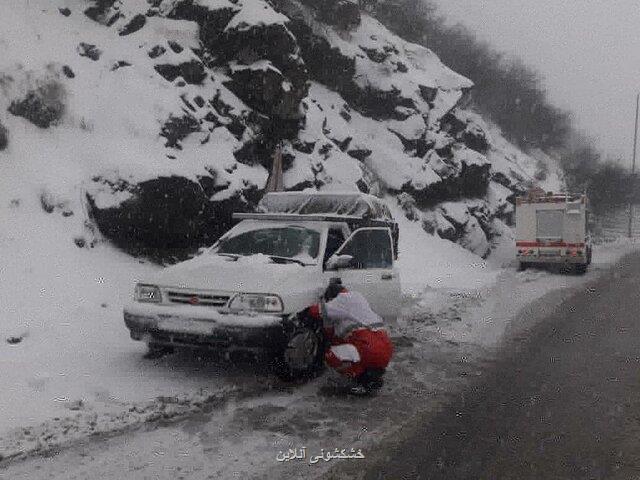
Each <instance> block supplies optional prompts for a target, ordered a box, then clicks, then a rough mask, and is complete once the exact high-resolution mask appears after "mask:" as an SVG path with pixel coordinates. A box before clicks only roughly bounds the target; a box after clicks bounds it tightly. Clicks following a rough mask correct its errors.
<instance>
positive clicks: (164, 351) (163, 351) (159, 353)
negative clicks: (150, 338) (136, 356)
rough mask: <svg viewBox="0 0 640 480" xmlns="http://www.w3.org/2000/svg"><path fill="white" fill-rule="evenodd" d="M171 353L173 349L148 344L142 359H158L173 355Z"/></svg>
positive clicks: (151, 343)
mask: <svg viewBox="0 0 640 480" xmlns="http://www.w3.org/2000/svg"><path fill="white" fill-rule="evenodd" d="M173 351H174V350H173V347H168V346H166V345H162V344H159V343H154V342H148V343H147V353H146V354H145V355H144V358H149V359H154V358H160V357H164V356H165V355H169V354H171V353H173Z"/></svg>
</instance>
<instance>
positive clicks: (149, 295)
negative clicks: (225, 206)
mask: <svg viewBox="0 0 640 480" xmlns="http://www.w3.org/2000/svg"><path fill="white" fill-rule="evenodd" d="M234 217H235V218H236V219H237V220H239V223H238V224H236V225H235V226H234V227H233V228H232V229H231V230H229V231H228V232H227V233H226V234H225V235H223V236H222V237H221V238H220V239H219V240H218V241H217V242H216V243H215V244H214V245H213V246H211V247H209V248H206V249H203V250H202V251H201V253H200V254H199V255H197V256H196V257H194V258H192V259H190V260H187V261H185V262H182V263H178V264H176V265H173V266H171V267H168V268H165V269H163V270H162V271H160V272H159V273H158V274H157V275H155V276H154V277H152V278H149V279H145V280H143V281H141V282H140V283H138V284H137V285H136V287H135V293H134V299H133V301H132V302H130V303H129V304H128V305H126V306H125V308H124V319H125V324H126V326H127V327H128V328H129V330H130V333H131V337H132V338H133V339H135V340H141V341H145V342H147V343H148V344H149V345H150V348H157V347H158V346H164V347H167V346H170V347H172V346H192V347H204V348H209V349H214V350H220V351H237V350H243V351H251V352H258V351H259V352H267V353H268V355H269V356H271V357H273V358H276V359H277V360H278V361H279V363H280V365H282V366H284V367H285V368H284V370H285V371H287V372H288V374H289V375H291V374H294V373H300V372H308V371H310V370H312V369H313V368H314V366H316V367H317V363H318V362H321V353H322V352H321V342H322V339H321V333H320V332H321V329H318V328H317V325H316V326H314V325H311V324H310V323H309V321H308V319H305V318H304V311H305V309H306V308H307V307H309V306H310V305H312V304H314V303H317V302H318V301H319V299H320V297H321V295H322V293H323V292H324V290H325V289H326V287H327V285H328V284H329V282H330V281H331V280H332V279H335V278H340V279H341V280H342V283H343V284H344V285H345V286H346V287H347V288H349V289H352V290H355V291H358V292H360V293H362V294H363V295H364V296H365V297H366V298H367V300H368V301H369V303H370V305H371V307H372V309H373V310H374V311H376V313H378V314H379V315H380V316H381V317H383V318H384V319H385V320H386V321H388V322H389V321H394V320H395V318H396V316H397V315H398V311H399V301H400V278H399V273H398V271H397V267H396V259H397V254H398V252H397V245H398V227H397V223H396V222H395V221H394V220H393V218H392V216H391V213H390V212H389V209H388V208H387V206H386V205H385V204H384V203H383V202H382V201H380V200H379V199H377V198H375V197H372V196H370V195H365V194H361V193H317V192H314V193H306V192H278V193H268V194H266V195H265V196H264V197H263V199H262V201H261V202H260V204H259V206H258V210H257V212H255V213H239V214H234Z"/></svg>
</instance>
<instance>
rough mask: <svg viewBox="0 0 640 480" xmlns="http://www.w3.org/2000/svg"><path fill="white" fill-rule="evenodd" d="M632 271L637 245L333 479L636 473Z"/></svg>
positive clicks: (638, 325)
mask: <svg viewBox="0 0 640 480" xmlns="http://www.w3.org/2000/svg"><path fill="white" fill-rule="evenodd" d="M639 276H640V255H638V254H634V255H631V256H627V257H625V259H624V261H621V262H620V263H619V264H618V265H617V266H616V267H615V268H613V269H612V270H610V271H609V272H607V273H606V274H605V275H602V276H601V277H600V278H598V279H597V280H595V281H593V282H590V283H589V284H588V286H587V287H586V288H582V289H579V290H578V291H576V292H575V294H574V295H573V296H572V297H571V298H569V299H568V300H567V301H565V302H563V303H562V304H559V305H558V306H557V308H556V309H555V310H554V311H553V312H552V313H550V314H549V315H548V316H547V317H546V318H545V319H544V321H542V322H541V323H539V324H538V325H536V326H534V327H533V328H531V329H530V330H529V331H528V332H527V334H526V335H520V336H518V337H516V338H514V339H513V341H511V342H509V343H508V344H507V345H506V346H505V348H504V349H503V351H502V352H501V354H500V357H499V358H498V359H497V360H496V362H495V363H494V364H493V365H491V367H490V368H487V369H486V370H485V371H484V372H483V375H482V377H480V378H478V379H477V381H475V382H472V383H471V385H470V386H469V387H468V388H465V389H464V390H463V391H462V392H461V393H460V395H458V396H457V397H456V398H454V399H453V400H452V402H451V403H450V404H448V405H447V406H446V407H445V408H444V409H443V410H442V411H441V412H440V413H439V414H436V415H435V416H432V417H431V418H422V419H416V421H415V422H414V424H413V427H412V428H410V429H407V430H405V431H404V432H403V434H402V435H401V436H398V437H396V438H394V442H393V445H390V444H388V445H390V446H388V447H380V448H379V452H381V454H380V455H378V456H377V458H376V459H374V461H373V462H371V463H370V464H368V465H366V468H365V469H364V470H365V471H366V473H363V467H364V466H365V465H363V464H361V465H359V469H358V472H355V471H354V469H353V468H350V469H349V470H348V471H339V472H338V471H336V472H335V478H358V479H363V480H364V479H367V480H377V479H386V478H403V479H407V480H413V479H421V478H422V479H424V478H428V479H433V480H438V479H447V480H456V479H468V478H487V479H488V478H496V479H505V480H506V479H540V478H554V479H574V478H589V479H621V480H622V479H625V480H626V479H634V478H638V475H639V473H640V454H639V446H640V438H639V432H640V423H639V417H638V412H639V408H640V400H639V394H640V381H639V379H638V364H639V361H640V357H639V356H638V351H640V322H638V310H639V308H640V300H639V298H638V280H637V279H638V277H639ZM382 452H384V453H382ZM349 467H352V466H351V465H349ZM356 473H358V475H356Z"/></svg>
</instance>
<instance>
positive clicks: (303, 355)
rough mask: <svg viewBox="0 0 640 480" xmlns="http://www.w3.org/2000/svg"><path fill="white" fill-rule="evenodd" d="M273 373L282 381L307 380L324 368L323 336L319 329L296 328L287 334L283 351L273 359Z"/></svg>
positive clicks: (308, 327)
mask: <svg viewBox="0 0 640 480" xmlns="http://www.w3.org/2000/svg"><path fill="white" fill-rule="evenodd" d="M274 367H275V373H276V375H277V376H278V377H280V379H282V380H284V381H300V380H309V379H311V378H314V377H316V376H317V375H318V374H319V373H320V372H321V371H322V369H323V367H324V335H323V334H322V329H321V328H319V327H310V326H297V327H295V328H294V329H292V331H290V332H289V333H288V334H287V340H286V345H285V347H284V349H283V350H282V351H280V352H278V354H277V355H276V357H275V359H274Z"/></svg>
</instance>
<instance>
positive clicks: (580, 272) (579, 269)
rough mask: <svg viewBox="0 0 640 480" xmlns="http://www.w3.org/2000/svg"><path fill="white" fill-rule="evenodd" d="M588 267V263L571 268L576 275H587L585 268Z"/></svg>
mask: <svg viewBox="0 0 640 480" xmlns="http://www.w3.org/2000/svg"><path fill="white" fill-rule="evenodd" d="M588 267H589V264H588V263H578V264H576V265H575V266H574V267H573V268H574V269H575V272H576V273H577V274H578V275H584V274H585V273H587V268H588Z"/></svg>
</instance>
